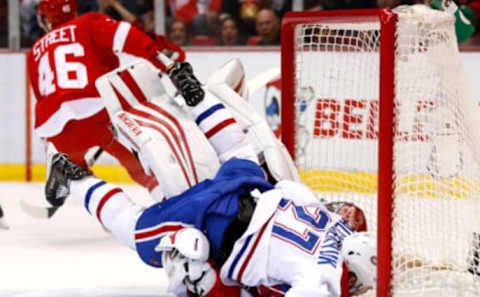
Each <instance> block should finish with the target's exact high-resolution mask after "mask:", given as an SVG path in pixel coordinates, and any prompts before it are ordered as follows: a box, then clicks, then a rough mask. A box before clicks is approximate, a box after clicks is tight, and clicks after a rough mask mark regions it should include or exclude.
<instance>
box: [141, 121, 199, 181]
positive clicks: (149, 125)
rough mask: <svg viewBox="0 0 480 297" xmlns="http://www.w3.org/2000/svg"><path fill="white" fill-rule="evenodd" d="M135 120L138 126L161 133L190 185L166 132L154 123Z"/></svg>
mask: <svg viewBox="0 0 480 297" xmlns="http://www.w3.org/2000/svg"><path fill="white" fill-rule="evenodd" d="M135 122H137V124H139V125H140V126H143V127H147V128H150V129H154V130H156V131H158V132H159V133H160V134H162V135H163V137H164V138H165V140H166V141H167V142H168V145H169V146H170V148H171V149H172V152H173V154H174V155H175V158H176V159H177V161H178V163H179V164H180V168H181V169H182V173H183V176H184V177H185V180H186V181H187V183H188V186H189V187H191V186H192V183H191V182H190V179H189V178H188V174H187V171H186V169H185V166H184V164H183V162H182V160H181V159H180V156H179V155H178V153H177V150H176V149H175V147H174V146H173V143H172V142H171V140H170V138H168V136H167V134H165V132H164V131H163V130H162V129H160V128H158V127H157V126H156V125H154V124H151V123H148V122H144V121H142V120H139V119H135Z"/></svg>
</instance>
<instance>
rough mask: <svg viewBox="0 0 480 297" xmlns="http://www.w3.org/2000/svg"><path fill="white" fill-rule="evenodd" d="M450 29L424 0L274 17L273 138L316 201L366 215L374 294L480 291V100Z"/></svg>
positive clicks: (448, 17)
mask: <svg viewBox="0 0 480 297" xmlns="http://www.w3.org/2000/svg"><path fill="white" fill-rule="evenodd" d="M454 34H455V33H454V19H453V17H452V16H451V15H448V14H446V13H442V12H438V11H433V10H430V9H428V8H426V6H411V7H402V8H400V9H397V10H395V11H391V10H349V11H320V12H291V13H288V14H287V15H286V16H285V17H284V19H283V23H282V108H281V117H282V124H281V125H282V141H283V142H284V143H285V145H286V147H287V149H288V150H289V152H290V154H291V155H292V156H293V158H294V159H295V162H296V165H297V167H298V168H299V171H300V175H301V177H302V180H303V181H304V182H305V183H306V184H307V185H309V186H310V187H312V188H313V189H314V190H315V191H316V192H317V193H318V194H319V195H320V196H321V197H322V198H325V199H327V200H347V201H351V202H354V203H356V204H358V205H360V206H361V207H362V208H363V209H364V211H365V212H366V213H367V218H368V224H369V230H370V231H371V232H375V233H376V234H377V240H378V244H377V250H378V280H377V288H376V294H377V296H383V297H385V296H391V295H392V296H455V295H452V294H465V295H462V296H477V295H476V294H478V292H480V278H479V275H480V273H479V272H480V270H479V269H478V260H479V259H478V258H479V255H478V249H480V246H479V242H478V241H479V236H478V233H477V232H479V231H480V218H479V217H480V215H476V214H477V213H479V212H480V198H479V197H480V181H479V177H480V166H479V164H480V163H479V161H480V155H479V154H478V152H477V150H476V149H475V147H477V148H478V147H480V146H478V144H480V141H479V140H480V136H479V132H478V131H475V130H478V129H476V128H475V127H479V125H480V122H478V120H477V119H476V117H475V115H476V114H477V113H478V111H480V109H478V104H476V103H475V101H474V100H473V97H472V92H471V90H470V86H469V85H468V83H467V81H468V80H467V79H465V76H464V75H463V71H462V69H461V65H460V62H459V54H458V48H457V44H456V38H455V35H454ZM475 108H476V109H475ZM477 124H478V125H477ZM377 202H378V203H377ZM475 207H476V209H478V211H474V210H473V209H475ZM479 214H480V213H479ZM441 224H443V226H442V225H441ZM447 225H448V226H447ZM435 249H441V251H437V250H435ZM369 294H370V295H373V293H372V292H370V293H369Z"/></svg>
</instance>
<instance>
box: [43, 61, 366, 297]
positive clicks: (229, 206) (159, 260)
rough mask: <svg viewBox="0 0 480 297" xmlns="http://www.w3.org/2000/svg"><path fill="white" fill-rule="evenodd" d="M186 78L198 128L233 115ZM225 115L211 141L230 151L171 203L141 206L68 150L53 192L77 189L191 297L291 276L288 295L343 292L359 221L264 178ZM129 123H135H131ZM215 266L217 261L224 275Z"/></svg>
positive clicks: (56, 160)
mask: <svg viewBox="0 0 480 297" xmlns="http://www.w3.org/2000/svg"><path fill="white" fill-rule="evenodd" d="M188 71H190V70H188ZM182 75H183V74H182ZM187 76H188V73H187ZM177 77H178V76H177ZM182 80H183V78H182V77H181V75H180V80H179V81H177V82H176V83H177V84H178V85H179V89H180V90H181V91H182V94H183V97H185V99H186V101H187V104H188V105H189V106H191V108H192V110H191V112H192V114H193V115H194V118H195V121H196V123H197V124H198V125H199V126H200V128H202V122H203V123H204V121H214V122H215V121H216V120H218V119H216V118H217V117H216V116H215V115H216V113H218V112H219V111H221V112H222V113H225V114H226V116H225V117H226V118H229V116H228V110H227V109H225V108H224V105H223V104H222V102H220V101H219V100H218V98H216V97H215V96H214V95H213V94H211V93H210V92H208V91H207V92H206V93H203V94H202V92H199V90H201V88H199V85H195V84H192V83H191V82H190V81H189V80H190V78H189V77H186V80H185V81H183V82H182ZM191 94H193V95H194V96H191ZM230 118H231V117H230ZM222 121H224V119H223V120H222ZM228 123H229V124H228V125H226V126H222V125H220V126H218V125H215V124H214V125H213V126H214V127H217V126H218V127H219V128H218V131H216V134H217V133H224V137H228V140H229V141H227V140H223V141H221V140H220V138H219V139H217V140H218V141H213V140H212V139H209V140H210V143H211V144H212V146H213V148H214V149H215V151H216V153H217V154H218V155H219V156H228V157H226V158H225V162H224V163H223V165H222V166H221V167H220V168H219V170H218V172H217V173H216V175H215V176H214V177H212V178H211V179H207V180H205V181H202V182H199V183H198V184H196V185H194V186H192V187H190V188H189V189H188V190H187V191H185V192H182V193H180V194H179V195H174V196H173V197H171V198H170V199H169V200H167V201H164V202H161V203H157V204H155V205H153V206H151V207H149V208H147V209H144V208H142V207H140V206H138V205H136V204H134V203H133V202H132V201H131V200H130V199H129V198H128V197H127V195H126V194H125V193H123V192H122V190H121V189H119V188H117V187H115V186H113V185H109V184H107V183H106V182H104V181H101V180H99V179H98V178H96V177H94V176H92V175H91V174H90V173H89V172H87V171H85V170H83V169H82V168H80V167H79V166H76V165H75V164H73V163H72V162H71V161H70V160H69V159H68V157H67V156H65V155H63V154H58V155H55V156H54V157H53V161H52V168H51V170H50V175H49V178H48V181H47V185H46V194H47V199H48V200H49V201H51V200H55V199H65V197H66V193H67V192H68V191H71V192H72V194H73V196H74V197H75V198H76V199H80V200H81V201H82V202H83V204H84V205H85V207H86V209H87V210H88V211H89V212H90V213H91V214H92V215H95V216H96V217H97V219H98V220H99V221H100V222H101V223H102V224H103V225H104V227H105V228H107V229H109V230H110V231H111V232H112V234H113V235H115V236H116V237H117V238H118V239H120V240H121V241H122V242H123V243H125V244H126V245H127V246H129V247H131V248H133V249H135V250H136V251H137V253H138V254H139V256H140V257H141V259H142V260H143V261H144V262H145V263H147V264H148V265H152V266H155V267H163V266H164V265H165V266H166V268H167V271H168V272H169V275H170V276H171V277H172V278H173V279H177V280H179V282H180V283H185V284H187V287H188V288H189V292H190V293H193V294H195V295H193V296H207V295H208V294H210V295H208V296H215V295H214V294H215V293H212V292H211V291H212V289H214V288H217V292H219V293H217V295H216V296H225V295H226V294H225V293H222V292H224V290H228V287H225V286H224V284H226V285H228V286H232V287H237V288H238V287H258V286H274V285H279V284H286V285H288V286H289V288H288V290H287V292H286V295H285V296H288V297H293V296H307V297H308V296H340V295H341V285H340V279H341V276H342V273H343V272H344V271H343V261H344V255H343V254H342V253H341V246H342V243H343V241H344V240H345V239H346V238H348V237H349V236H352V234H353V233H354V232H355V230H354V228H353V227H352V226H351V225H355V224H357V223H358V222H356V221H352V222H351V225H350V224H349V223H347V222H346V221H345V220H344V219H343V218H342V217H341V216H340V215H338V214H336V213H333V212H330V211H328V210H327V208H326V207H325V206H324V205H323V204H322V203H320V202H319V201H318V200H317V198H316V197H315V195H314V194H313V193H312V192H311V191H310V190H309V189H308V188H306V187H305V186H303V185H301V184H299V183H297V182H292V181H281V182H279V183H277V184H276V185H275V186H273V185H272V184H270V183H269V182H267V181H266V179H265V174H264V171H263V170H262V169H261V167H259V166H258V161H257V156H256V155H255V152H254V150H253V149H252V147H250V146H249V142H248V141H247V139H246V137H247V136H246V135H245V134H244V133H243V132H242V130H241V128H240V126H239V125H238V124H237V123H236V121H235V120H233V121H231V120H230V121H228ZM133 124H134V123H130V128H131V129H132V130H133V131H135V129H136V127H134V126H132V125H133ZM225 127H228V129H225ZM136 131H137V132H138V131H140V130H136ZM207 132H208V131H205V130H204V133H206V134H208V133H207ZM140 134H141V133H140ZM218 135H221V134H217V136H218ZM225 139H227V138H225ZM232 144H234V145H232ZM237 156H241V157H242V159H237V158H236V157H237ZM152 157H153V156H152ZM157 170H158V168H157ZM182 174H183V172H182ZM160 176H163V175H160ZM175 177H176V176H172V177H170V178H175ZM177 177H178V178H181V175H180V176H177ZM160 183H162V181H161V180H160ZM61 188H63V189H66V190H68V191H59V189H61ZM353 217H355V216H353ZM349 218H352V216H349ZM195 230H201V231H202V232H198V231H195ZM182 234H183V235H182ZM181 238H183V239H182V240H181ZM285 255H288V256H285ZM207 259H212V260H213V262H207V261H206V260H207ZM171 263H173V265H172V264H171ZM179 263H181V264H182V265H178V264H179ZM347 264H348V262H347ZM285 267H289V269H288V270H286V269H285ZM214 268H219V269H221V270H220V271H221V273H220V279H221V282H220V280H219V279H218V278H217V276H216V275H215V274H214V272H215V270H214ZM179 269H180V270H179ZM172 284H175V281H172ZM352 288H355V286H354V285H352ZM362 289H364V286H362ZM212 294H213V295H212ZM222 294H223V295H222ZM229 296H233V295H229Z"/></svg>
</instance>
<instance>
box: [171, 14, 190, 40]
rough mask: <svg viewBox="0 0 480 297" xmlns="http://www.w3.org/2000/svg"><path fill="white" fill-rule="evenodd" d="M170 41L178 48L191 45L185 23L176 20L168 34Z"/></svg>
mask: <svg viewBox="0 0 480 297" xmlns="http://www.w3.org/2000/svg"><path fill="white" fill-rule="evenodd" d="M167 34H168V35H167V37H168V40H169V41H170V42H173V43H175V44H176V45H178V46H185V45H189V44H190V36H189V32H188V28H187V24H186V23H185V22H182V21H179V20H175V21H173V22H172V24H170V26H169V28H168V33H167Z"/></svg>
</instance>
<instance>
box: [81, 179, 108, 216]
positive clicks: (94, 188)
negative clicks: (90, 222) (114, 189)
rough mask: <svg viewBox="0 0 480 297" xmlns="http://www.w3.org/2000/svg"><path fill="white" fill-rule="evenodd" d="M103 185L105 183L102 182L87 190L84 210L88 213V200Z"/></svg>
mask: <svg viewBox="0 0 480 297" xmlns="http://www.w3.org/2000/svg"><path fill="white" fill-rule="evenodd" d="M104 184H106V182H105V181H103V180H102V181H99V182H98V183H96V184H94V185H93V186H91V187H90V189H88V191H87V194H86V195H85V208H86V209H87V211H88V212H90V210H89V209H88V203H90V198H92V194H93V192H94V191H95V190H96V189H98V188H99V187H101V186H103V185H104Z"/></svg>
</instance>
